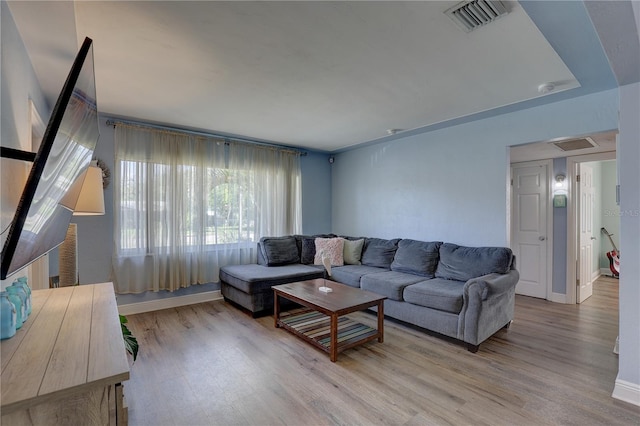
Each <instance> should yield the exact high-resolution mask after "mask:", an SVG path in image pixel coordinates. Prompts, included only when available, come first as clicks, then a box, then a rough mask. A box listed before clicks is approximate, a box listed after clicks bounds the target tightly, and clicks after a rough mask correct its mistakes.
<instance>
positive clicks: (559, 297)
mask: <svg viewBox="0 0 640 426" xmlns="http://www.w3.org/2000/svg"><path fill="white" fill-rule="evenodd" d="M549 301H550V302H555V303H567V295H566V294H564V293H551V297H550V298H549Z"/></svg>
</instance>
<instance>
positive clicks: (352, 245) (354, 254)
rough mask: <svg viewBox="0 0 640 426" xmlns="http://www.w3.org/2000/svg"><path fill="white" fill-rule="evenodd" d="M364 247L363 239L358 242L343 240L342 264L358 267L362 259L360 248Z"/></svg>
mask: <svg viewBox="0 0 640 426" xmlns="http://www.w3.org/2000/svg"><path fill="white" fill-rule="evenodd" d="M363 246H364V238H361V239H359V240H344V252H343V255H344V264H345V265H360V264H361V263H360V259H361V258H362V247H363Z"/></svg>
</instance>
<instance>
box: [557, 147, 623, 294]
mask: <svg viewBox="0 0 640 426" xmlns="http://www.w3.org/2000/svg"><path fill="white" fill-rule="evenodd" d="M567 171H568V175H569V181H570V182H571V183H573V184H572V185H571V188H570V194H571V195H570V199H571V200H575V202H570V203H569V204H568V212H567V221H568V224H567V231H568V232H567V303H581V302H583V301H584V300H586V299H588V297H589V296H590V295H591V292H592V289H591V287H592V284H591V283H592V282H593V281H595V279H597V278H598V277H599V276H601V275H602V276H611V275H612V274H611V273H610V271H608V259H607V257H606V253H607V252H609V251H611V250H612V247H611V243H610V241H609V239H608V237H607V235H606V234H605V233H604V232H603V231H602V229H603V228H604V229H606V230H607V231H608V232H609V233H611V234H613V236H612V240H613V241H614V244H616V242H617V241H619V240H618V236H619V235H618V233H619V228H620V217H619V211H620V209H619V207H618V205H617V197H616V185H617V165H616V153H615V152H604V153H598V154H590V155H581V156H574V157H568V158H567ZM590 216H591V217H590Z"/></svg>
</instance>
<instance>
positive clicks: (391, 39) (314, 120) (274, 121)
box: [9, 1, 579, 151]
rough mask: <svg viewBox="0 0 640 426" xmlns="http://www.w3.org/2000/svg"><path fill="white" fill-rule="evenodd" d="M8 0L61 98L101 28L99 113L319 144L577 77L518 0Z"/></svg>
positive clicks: (368, 136)
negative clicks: (497, 6) (486, 0)
mask: <svg viewBox="0 0 640 426" xmlns="http://www.w3.org/2000/svg"><path fill="white" fill-rule="evenodd" d="M457 3H458V2H457V1H452V2H438V1H426V2H213V1H211V2H175V1H162V2H93V1H91V2H75V3H70V2H10V3H9V5H10V9H11V12H12V14H13V15H14V20H15V21H16V24H17V26H18V28H19V30H20V33H21V35H22V37H23V40H24V42H25V45H26V47H27V50H28V52H29V54H30V56H31V60H32V62H33V64H34V69H35V71H36V74H37V76H38V78H39V80H40V82H41V85H42V88H43V90H44V92H45V95H46V96H47V98H48V100H49V102H51V104H53V103H54V102H55V99H56V97H57V94H58V92H59V90H60V88H61V86H62V83H63V81H64V79H65V77H66V73H67V72H68V69H69V67H70V65H71V62H72V61H73V57H74V56H75V53H76V52H77V49H78V47H79V45H80V44H81V42H82V40H83V39H84V37H85V36H89V37H91V38H92V39H93V40H94V51H95V53H94V54H95V68H96V84H97V96H98V107H99V110H100V111H101V112H102V113H106V114H115V115H118V116H124V117H132V118H136V119H140V120H147V121H151V122H156V123H165V124H169V125H174V126H178V127H185V128H192V129H200V130H205V131H211V132H220V133H226V134H231V135H240V136H244V137H248V138H254V139H257V140H263V141H271V142H275V143H280V144H285V145H291V146H298V147H303V148H309V149H316V150H322V151H335V150H339V149H344V148H345V147H349V146H353V145H357V144H361V143H365V142H369V141H372V140H376V139H379V138H383V137H385V136H387V129H406V130H411V129H417V128H421V127H424V126H428V125H430V124H433V123H438V122H442V121H446V120H450V119H454V118H458V117H463V116H468V115H470V114H474V113H478V112H481V111H487V110H490V109H493V108H496V107H501V106H505V105H510V104H515V103H518V102H522V101H524V100H528V99H533V98H536V97H540V96H542V95H541V94H540V93H538V91H537V87H538V86H539V85H540V84H541V83H545V82H556V85H557V89H556V92H557V91H562V90H567V89H570V88H574V87H578V86H579V84H578V82H577V81H576V78H575V77H574V75H573V74H572V73H571V71H569V69H568V68H567V66H566V65H565V63H564V62H563V61H562V60H561V58H560V57H559V56H558V54H557V53H556V52H555V51H554V49H553V48H552V47H551V45H550V44H549V43H548V42H547V40H546V39H545V37H544V36H543V35H542V34H541V32H540V31H539V30H538V28H537V27H536V25H535V24H534V23H533V22H532V20H531V19H530V18H529V16H528V15H527V14H526V13H525V11H524V10H523V9H522V7H521V6H520V5H519V4H518V3H517V2H512V1H507V2H504V3H506V4H507V7H508V9H509V10H510V13H509V14H508V15H506V16H504V17H501V18H500V19H498V20H496V21H495V22H493V23H490V24H489V25H487V26H485V27H481V28H480V29H478V30H476V31H473V32H471V33H465V32H463V31H461V30H460V29H459V28H458V27H457V26H456V25H455V24H454V23H453V22H452V21H450V20H449V18H448V17H447V16H446V15H444V14H443V12H444V11H445V10H447V9H448V8H449V7H451V6H452V5H455V4H457Z"/></svg>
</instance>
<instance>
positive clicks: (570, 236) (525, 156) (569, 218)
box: [508, 131, 619, 304]
mask: <svg viewBox="0 0 640 426" xmlns="http://www.w3.org/2000/svg"><path fill="white" fill-rule="evenodd" d="M616 134H617V132H616V131H611V132H605V133H601V134H595V135H589V136H582V137H579V138H578V139H586V140H588V141H589V142H590V144H589V145H588V146H587V147H586V148H580V149H573V148H572V147H570V150H568V149H567V146H570V145H574V142H576V139H575V138H574V139H563V140H554V141H548V142H537V143H531V144H524V145H516V146H512V147H510V152H509V155H510V159H511V161H510V163H511V164H510V166H511V171H512V172H513V167H514V166H515V165H518V164H520V165H524V164H525V163H529V164H530V165H533V164H535V163H536V162H540V161H547V162H549V163H548V164H551V166H550V167H549V168H548V183H549V186H548V188H549V193H548V195H547V212H548V216H547V217H548V218H549V219H548V222H547V224H548V225H549V226H551V230H550V231H548V235H547V237H546V239H545V241H546V246H547V257H548V258H549V259H550V260H549V261H548V264H547V266H546V267H547V277H548V280H549V282H548V283H547V293H546V296H543V295H542V294H539V295H536V296H535V297H542V298H545V299H546V300H550V301H553V302H558V303H567V304H575V303H577V301H578V297H579V295H578V291H577V288H576V287H577V286H576V284H577V277H578V275H579V269H578V268H579V264H578V259H579V252H578V250H579V249H580V246H579V244H578V237H579V232H578V229H577V224H578V216H577V215H578V214H579V212H580V210H579V208H578V206H579V203H578V202H577V201H578V198H577V197H578V192H577V187H576V179H577V176H578V174H579V173H578V164H580V163H585V165H588V163H589V162H594V164H595V165H596V170H595V174H596V178H595V179H596V181H598V182H600V179H601V178H600V177H599V176H600V165H599V164H600V163H602V164H605V163H607V162H608V165H607V168H608V169H609V170H613V172H609V174H608V175H609V176H612V177H611V178H610V179H609V180H610V181H609V182H607V183H606V184H603V185H604V189H598V188H600V185H596V188H595V189H594V191H595V193H594V194H593V199H594V203H595V204H594V211H593V212H592V216H593V217H595V218H597V219H598V220H596V221H595V222H593V224H592V226H591V228H592V229H590V231H591V234H588V235H589V237H588V238H589V240H588V241H592V245H591V247H592V249H591V256H592V258H591V259H592V264H591V266H587V267H586V269H585V270H589V271H591V272H592V274H591V275H590V277H592V278H593V279H595V278H596V277H597V276H598V272H600V274H601V275H604V276H607V275H609V276H610V275H611V274H607V273H606V269H604V267H605V266H607V265H604V264H603V259H605V253H606V252H607V251H610V250H611V248H610V243H609V242H608V239H607V237H606V235H605V234H602V233H601V232H600V228H601V227H602V223H604V224H605V226H606V227H607V229H609V228H608V227H611V228H612V229H614V230H613V231H612V230H609V231H610V232H611V233H613V234H616V233H618V232H619V231H618V229H619V225H617V226H616V225H611V224H610V222H611V221H615V220H616V219H617V221H618V223H619V217H616V215H619V213H617V212H619V209H617V210H616V208H613V207H612V206H611V202H610V201H608V202H607V203H603V200H604V199H605V198H609V199H613V200H615V185H616V182H617V172H616V171H615V170H616V165H615V158H616V152H615V149H616ZM561 145H564V146H563V147H562V148H561V147H560V146H561ZM558 179H560V180H561V183H559V182H558ZM611 182H613V184H611ZM558 185H560V186H561V188H558ZM601 192H603V194H601ZM556 195H558V196H557V197H556ZM508 199H509V200H510V203H509V206H510V207H509V208H510V212H509V221H510V224H511V225H510V228H509V230H510V241H511V248H512V249H513V250H514V253H517V250H518V248H517V247H516V245H517V244H519V243H518V241H517V235H516V224H515V223H514V222H516V221H517V220H518V219H517V218H516V217H515V212H514V206H515V204H516V202H517V197H516V196H515V194H514V192H513V188H512V189H511V191H510V194H508ZM613 204H614V206H615V207H617V206H616V205H615V201H614V202H613ZM603 221H604V222H603ZM607 223H609V224H607ZM586 235H587V234H586V233H585V236H586ZM544 236H545V235H543V234H540V235H539V236H538V237H544ZM591 237H593V238H595V239H594V240H591ZM615 238H617V236H614V239H615ZM615 243H616V244H618V240H617V239H616V240H615ZM618 246H619V244H618ZM603 248H606V249H607V250H603ZM524 262H525V259H524V258H522V255H521V256H520V257H519V258H518V260H517V265H518V269H519V270H520V271H523V269H524V270H525V271H524V272H527V274H529V272H530V271H527V270H526V269H527V268H531V269H537V265H538V263H531V264H528V265H525V264H524ZM532 265H534V266H532ZM583 282H584V280H583ZM517 290H518V289H517ZM519 294H527V293H525V292H519ZM586 294H588V288H586V287H585V288H584V291H583V295H586Z"/></svg>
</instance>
